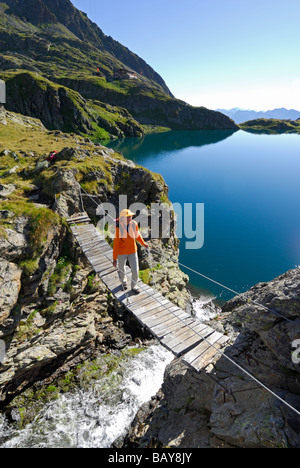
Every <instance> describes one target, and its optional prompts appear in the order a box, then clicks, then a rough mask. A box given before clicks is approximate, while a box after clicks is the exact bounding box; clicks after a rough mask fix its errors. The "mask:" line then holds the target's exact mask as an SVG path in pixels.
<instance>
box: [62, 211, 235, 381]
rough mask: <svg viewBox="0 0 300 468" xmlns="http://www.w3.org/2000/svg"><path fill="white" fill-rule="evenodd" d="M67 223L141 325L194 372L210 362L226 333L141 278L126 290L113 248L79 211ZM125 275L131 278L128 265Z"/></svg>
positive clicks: (78, 241) (112, 288) (86, 216)
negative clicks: (220, 331)
mask: <svg viewBox="0 0 300 468" xmlns="http://www.w3.org/2000/svg"><path fill="white" fill-rule="evenodd" d="M67 223H68V224H69V226H70V229H71V232H72V234H73V236H74V238H75V239H76V241H77V243H78V245H79V246H80V247H81V249H82V251H83V253H84V255H85V257H86V258H87V260H88V261H89V263H90V264H91V266H92V267H93V269H94V271H95V273H96V274H97V275H98V277H99V279H101V280H102V281H103V283H104V284H105V285H106V287H107V288H108V289H109V291H110V292H111V293H112V294H113V296H114V297H115V298H116V299H117V300H118V301H119V302H120V303H122V304H123V305H124V307H125V308H126V309H127V311H129V312H130V313H132V314H133V315H134V316H135V317H136V319H137V320H138V322H139V323H140V324H141V326H142V327H144V328H146V329H148V330H149V331H150V333H151V334H152V335H153V336H154V337H155V338H156V339H157V340H159V342H160V343H161V344H162V345H163V346H164V347H165V348H167V349H168V350H169V351H171V352H172V353H173V354H174V356H176V357H182V360H183V362H184V363H186V364H187V365H188V366H190V367H192V368H193V370H194V371H196V372H199V371H201V370H203V369H204V368H205V367H207V366H208V365H209V364H210V363H211V362H212V360H213V359H214V357H215V355H216V354H217V353H218V350H219V349H222V348H223V347H224V346H225V345H226V343H227V342H228V337H227V336H226V335H223V334H222V333H219V332H217V331H216V330H214V329H213V328H211V327H210V326H208V325H206V324H203V323H201V322H200V321H199V320H198V319H196V318H194V317H192V316H191V315H190V314H189V313H187V312H186V311H184V310H182V309H181V308H180V307H178V306H176V305H174V304H173V303H172V302H170V301H169V300H168V299H166V298H165V297H164V296H163V295H162V294H161V293H160V292H158V291H157V290H155V289H153V288H151V287H150V286H148V285H147V284H145V283H143V282H142V281H141V280H138V288H139V290H140V293H139V294H135V293H132V292H131V291H126V290H125V289H124V288H123V286H122V284H121V282H120V279H119V273H118V270H117V268H115V267H114V266H113V250H112V248H111V247H110V245H109V244H108V243H107V241H106V240H105V238H104V237H103V236H102V235H101V233H100V231H99V230H98V229H97V228H96V227H95V226H94V225H93V224H92V223H91V220H90V219H89V217H88V215H87V214H85V213H80V214H78V215H76V217H72V218H69V219H67ZM126 275H127V277H128V278H129V280H130V281H131V272H130V268H128V269H127V272H126Z"/></svg>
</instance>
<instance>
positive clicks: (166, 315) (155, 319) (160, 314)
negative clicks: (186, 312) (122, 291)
mask: <svg viewBox="0 0 300 468" xmlns="http://www.w3.org/2000/svg"><path fill="white" fill-rule="evenodd" d="M136 317H138V318H139V319H140V320H141V321H143V322H144V323H147V324H148V325H149V326H150V324H153V326H155V325H159V323H162V321H164V322H165V321H166V320H169V319H170V318H172V314H170V312H169V311H168V310H166V309H164V308H161V309H157V310H156V312H155V314H153V313H144V314H141V315H139V314H137V315H136Z"/></svg>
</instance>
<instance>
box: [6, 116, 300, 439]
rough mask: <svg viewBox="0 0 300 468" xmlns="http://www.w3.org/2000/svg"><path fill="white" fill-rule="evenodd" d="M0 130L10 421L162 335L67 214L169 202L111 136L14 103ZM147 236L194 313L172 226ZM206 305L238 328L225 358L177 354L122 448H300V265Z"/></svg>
mask: <svg viewBox="0 0 300 468" xmlns="http://www.w3.org/2000/svg"><path fill="white" fill-rule="evenodd" d="M0 130H1V137H2V138H1V145H2V147H1V148H0V153H1V156H0V163H1V168H0V170H1V173H0V176H1V187H0V189H1V190H0V196H1V202H0V216H1V226H0V256H1V263H0V271H1V300H0V333H1V334H0V340H1V343H2V344H3V343H4V344H5V356H3V355H1V365H0V390H1V393H0V395H1V411H2V414H5V415H6V416H5V417H6V418H7V421H8V422H9V424H10V425H12V426H16V425H17V426H18V427H19V428H25V427H26V426H27V425H28V424H29V423H30V422H31V421H33V420H34V419H35V418H36V417H38V414H39V411H40V410H41V408H42V407H43V405H44V404H45V402H48V401H51V400H52V399H54V400H55V398H57V396H58V395H59V394H61V393H65V392H72V391H74V389H75V388H78V386H81V385H84V386H87V387H89V386H91V385H92V382H93V381H94V379H95V378H98V379H99V378H100V380H101V378H104V376H106V375H107V374H108V373H109V372H111V370H112V369H114V368H115V366H117V365H118V363H119V362H120V361H122V360H124V359H125V360H126V359H127V358H128V356H129V355H133V354H135V353H139V352H140V351H141V350H142V349H143V348H145V347H147V346H148V343H151V342H152V337H151V336H150V335H149V334H148V333H147V332H146V331H145V330H142V329H141V328H140V326H139V325H138V323H137V321H136V320H135V319H134V317H132V316H128V315H127V314H126V313H125V311H124V310H123V308H122V307H120V306H119V304H118V303H117V302H116V301H115V300H114V298H113V297H112V296H111V294H110V293H109V291H108V290H107V289H106V287H105V286H104V284H102V283H101V281H100V280H99V279H98V278H97V277H96V276H95V273H94V271H93V269H92V268H91V266H90V265H89V264H88V263H87V261H86V259H85V257H84V256H83V254H82V252H81V251H80V249H79V248H78V246H77V245H76V243H75V242H74V240H73V238H72V236H71V235H70V232H69V229H68V227H67V225H66V223H65V221H64V220H65V218H66V217H69V216H72V215H73V214H74V213H76V212H79V211H81V209H82V203H83V204H84V207H85V210H86V212H87V213H88V214H89V216H90V218H91V219H92V220H93V222H94V223H97V221H98V217H97V203H99V202H108V201H109V202H111V203H113V204H115V205H117V202H118V197H119V195H120V194H126V195H127V197H128V203H129V204H131V203H134V202H136V201H139V202H143V203H144V204H145V205H147V206H148V205H149V204H151V203H152V202H156V203H163V206H164V207H165V209H166V210H171V205H170V203H169V202H168V187H167V186H166V184H165V182H164V180H163V179H162V177H161V176H160V175H159V174H154V173H151V172H149V171H148V170H145V169H144V168H142V167H140V166H137V165H135V164H134V163H133V162H131V161H129V160H125V159H124V158H123V157H122V155H120V154H118V153H114V152H113V151H112V150H109V149H107V148H105V147H104V146H102V145H100V144H93V143H92V142H91V141H90V140H88V139H86V138H84V137H81V136H78V135H67V134H63V133H61V132H51V131H48V130H47V129H45V127H44V126H43V125H42V124H41V122H40V121H38V120H36V119H31V118H28V117H24V116H21V115H17V114H13V113H10V112H6V114H5V115H4V117H3V118H2V121H1V127H0ZM24 131H26V132H25V133H26V135H27V138H24V134H23V132H24ZM30 135H32V136H34V138H30V137H29V136H30ZM33 141H35V142H38V145H39V146H34V144H33ZM4 144H5V146H3V145H4ZM54 145H55V147H56V148H57V150H58V155H57V160H56V161H55V163H54V164H50V163H49V162H48V161H47V150H48V149H49V148H51V149H52V148H53V147H54ZM80 187H81V189H83V190H80ZM107 241H108V242H111V241H112V239H111V237H109V236H108V237H107ZM150 242H152V247H153V251H154V252H155V255H154V274H155V277H156V278H155V279H156V281H155V283H156V287H158V288H159V289H160V291H161V292H162V293H163V294H164V295H165V296H167V297H168V298H169V299H170V300H171V301H173V302H174V303H176V304H179V305H180V307H182V308H186V309H187V310H192V304H191V299H192V298H191V295H190V293H189V290H188V277H187V276H186V275H185V274H184V273H182V272H181V271H180V269H179V267H178V254H179V242H178V239H177V238H176V236H175V233H174V226H173V231H172V236H171V238H170V239H168V242H166V241H165V240H164V239H155V240H153V241H150ZM139 256H140V264H141V277H142V279H143V281H145V282H148V284H152V282H153V277H152V275H153V271H152V270H151V268H150V266H149V263H148V258H147V256H146V255H145V253H144V252H143V251H142V249H140V250H139ZM162 258H165V259H166V260H165V262H163V261H162ZM207 307H211V309H212V311H213V312H214V318H213V319H210V321H209V324H210V325H211V326H212V327H213V328H215V329H216V330H218V331H221V332H222V333H225V334H227V335H228V336H229V337H230V342H229V345H228V346H227V347H226V349H225V352H224V355H223V354H220V355H219V356H217V357H216V359H215V360H214V361H213V362H212V363H211V364H210V365H209V366H208V367H207V368H206V369H204V370H203V371H202V372H201V373H200V374H195V373H194V372H193V371H192V370H191V369H190V368H188V367H186V366H185V365H184V364H183V363H182V362H181V360H180V358H179V359H174V360H173V361H172V362H171V363H170V364H169V365H168V366H167V367H166V370H165V376H164V382H163V384H162V387H161V390H160V391H159V392H158V394H156V395H153V396H152V399H151V401H149V402H148V403H145V404H144V405H143V406H142V407H141V408H140V410H139V411H138V413H137V414H136V417H135V420H134V421H133V423H132V427H131V428H130V429H129V431H128V434H127V436H126V437H125V439H124V440H123V441H119V442H118V444H119V446H122V447H125V448H132V447H139V448H146V447H178V448H196V447H198V448H202V447H210V448H212V447H250V448H258V447H272V448H273V447H299V443H300V441H299V429H300V426H299V421H300V420H299V416H298V415H297V413H296V412H295V411H293V410H292V409H291V408H290V407H289V406H287V405H285V404H284V402H286V403H288V404H289V405H290V406H291V407H292V408H294V409H296V410H298V411H299V408H300V387H299V360H298V359H297V356H298V354H297V348H295V349H294V348H293V344H295V343H296V344H297V342H298V341H297V340H299V338H300V323H299V307H300V269H299V268H296V269H294V270H290V271H288V272H287V273H286V274H284V275H281V276H280V277H278V278H276V279H274V280H273V281H271V282H269V283H260V284H258V285H256V286H254V287H253V288H251V289H250V290H249V291H247V292H246V293H244V294H243V295H241V296H236V297H234V298H233V299H231V300H230V301H228V302H226V303H225V304H224V305H223V306H222V307H220V306H217V305H215V304H210V305H208V306H207ZM226 356H227V357H228V358H229V359H228V358H227V357H226ZM99 358H100V363H99ZM96 362H97V364H96ZM245 371H246V372H245ZM249 374H250V375H251V376H253V377H255V379H252V378H251V377H249ZM260 382H262V383H263V384H264V385H265V386H266V387H267V388H268V389H271V390H272V392H274V394H275V395H277V396H278V397H280V398H281V399H282V400H283V401H284V402H283V401H282V400H280V399H277V398H276V396H274V394H272V393H270V392H269V391H267V390H266V388H264V387H263V386H261V385H260Z"/></svg>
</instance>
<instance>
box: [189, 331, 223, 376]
mask: <svg viewBox="0 0 300 468" xmlns="http://www.w3.org/2000/svg"><path fill="white" fill-rule="evenodd" d="M222 336H223V335H222V334H221V333H219V332H216V331H214V332H213V333H212V334H211V335H209V336H208V337H207V338H206V339H205V340H203V342H202V343H201V344H200V345H199V346H197V347H196V348H194V349H193V350H192V351H190V352H189V353H187V354H186V355H185V356H184V361H185V362H187V363H188V364H191V365H192V366H193V367H194V364H193V362H194V361H195V362H196V361H199V359H200V356H201V355H202V354H203V353H205V351H207V350H208V349H209V348H210V347H211V345H213V344H214V343H215V342H216V341H218V340H219V339H220V338H221V337H222Z"/></svg>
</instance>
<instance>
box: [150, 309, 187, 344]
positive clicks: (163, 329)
mask: <svg viewBox="0 0 300 468" xmlns="http://www.w3.org/2000/svg"><path fill="white" fill-rule="evenodd" d="M180 323H181V321H180V320H179V319H178V318H177V317H174V316H173V315H172V316H171V318H170V319H169V320H166V321H165V322H164V323H162V324H159V325H157V326H156V325H154V326H153V327H152V329H151V331H153V332H154V333H155V334H156V335H159V336H160V337H161V338H162V337H163V336H165V335H166V334H167V333H170V331H171V327H172V326H173V325H175V326H178V325H179V324H180ZM187 323H188V321H187ZM190 323H192V320H191V322H190ZM173 329H174V328H173ZM161 338H160V339H161Z"/></svg>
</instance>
